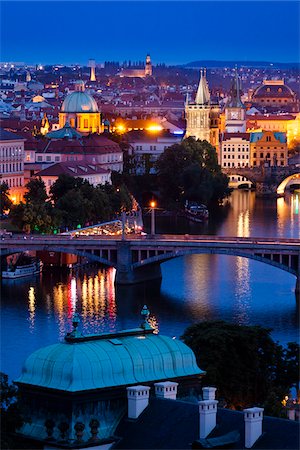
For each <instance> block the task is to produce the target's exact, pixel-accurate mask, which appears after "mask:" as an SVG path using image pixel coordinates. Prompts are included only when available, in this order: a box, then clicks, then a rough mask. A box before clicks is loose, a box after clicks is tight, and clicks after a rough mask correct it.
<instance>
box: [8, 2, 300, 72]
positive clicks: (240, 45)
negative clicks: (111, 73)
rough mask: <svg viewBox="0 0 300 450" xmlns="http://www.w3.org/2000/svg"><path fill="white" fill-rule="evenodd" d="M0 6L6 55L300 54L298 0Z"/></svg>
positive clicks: (29, 58)
mask: <svg viewBox="0 0 300 450" xmlns="http://www.w3.org/2000/svg"><path fill="white" fill-rule="evenodd" d="M1 9H2V12H1V22H2V24H1V25H2V26H1V28H2V32H1V42H2V45H1V47H2V48H1V59H2V60H3V61H22V62H25V63H27V64H33V63H40V64H67V65H68V64H76V63H78V64H86V63H87V60H88V59H89V58H94V59H95V60H96V61H97V63H101V62H104V61H107V60H110V61H112V60H116V61H120V62H121V61H124V60H132V61H135V60H141V59H144V57H145V54H146V53H150V54H151V58H152V60H153V63H154V64H157V63H161V62H164V63H166V64H186V63H189V62H191V61H196V60H216V61H224V60H225V61H235V60H236V61H244V62H248V61H269V62H282V63H288V62H292V63H293V62H299V60H300V58H299V53H300V51H299V3H298V2H280V1H264V2H240V3H238V2H236V1H232V2H227V1H226V2H225V1H222V2H211V1H208V2H171V1H167V2H124V1H122V2H84V3H83V2H73V1H68V2H55V3H54V4H53V3H50V2H41V1H35V2H25V1H24V2H8V1H6V2H2V3H1ZM270 14H271V16H270ZM11 17H13V19H14V27H11V20H10V18H11ZM272 17H273V18H278V17H280V22H278V20H270V18H272ZM279 26H280V28H279ZM278 28H279V29H280V33H278ZM153 30H155V33H154V32H153ZM73 36H76V38H74V37H73ZM24 38H25V43H26V42H27V43H28V45H24V46H20V42H24ZM221 42H222V47H221V48H220V43H221Z"/></svg>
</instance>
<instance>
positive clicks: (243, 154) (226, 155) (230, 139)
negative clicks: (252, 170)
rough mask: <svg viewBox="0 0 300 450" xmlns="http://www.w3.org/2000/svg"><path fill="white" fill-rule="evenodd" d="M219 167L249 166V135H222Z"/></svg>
mask: <svg viewBox="0 0 300 450" xmlns="http://www.w3.org/2000/svg"><path fill="white" fill-rule="evenodd" d="M220 165H221V167H224V168H229V167H249V166H250V133H223V134H222V141H221V151H220Z"/></svg>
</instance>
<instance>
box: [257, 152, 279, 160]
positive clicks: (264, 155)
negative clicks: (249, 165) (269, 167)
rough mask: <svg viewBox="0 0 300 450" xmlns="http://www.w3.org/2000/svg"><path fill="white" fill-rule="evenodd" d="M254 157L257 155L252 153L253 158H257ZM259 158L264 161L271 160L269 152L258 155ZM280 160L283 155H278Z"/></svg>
mask: <svg viewBox="0 0 300 450" xmlns="http://www.w3.org/2000/svg"><path fill="white" fill-rule="evenodd" d="M256 155H257V154H256V153H253V158H257V156H256ZM275 155H276V153H275ZM276 156H277V155H276ZM259 157H260V158H261V159H265V158H271V155H270V153H269V152H268V153H260V154H259ZM280 158H284V153H280Z"/></svg>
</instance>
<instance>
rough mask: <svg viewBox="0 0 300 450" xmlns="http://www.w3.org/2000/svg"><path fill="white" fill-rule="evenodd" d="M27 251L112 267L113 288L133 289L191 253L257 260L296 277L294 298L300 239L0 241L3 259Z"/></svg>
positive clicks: (299, 266)
mask: <svg viewBox="0 0 300 450" xmlns="http://www.w3.org/2000/svg"><path fill="white" fill-rule="evenodd" d="M28 250H34V251H37V250H41V251H49V252H63V253H71V254H76V255H80V256H83V257H86V258H88V259H89V260H90V261H97V262H99V263H101V264H104V265H106V266H111V267H115V268H116V270H117V272H116V283H119V284H133V283H137V282H143V281H146V280H151V279H155V278H158V277H161V270H160V264H161V263H163V262H164V261H167V260H170V259H173V258H178V257H180V256H184V255H191V254H203V253H206V254H218V255H233V256H241V257H243V258H249V259H253V260H256V261H260V262H262V263H265V264H269V265H272V266H274V267H277V268H279V269H282V270H285V271H286V272H289V273H291V274H293V275H295V276H296V278H297V284H296V286H297V287H296V293H297V296H298V295H299V287H300V286H299V283H300V282H299V280H300V240H299V239H279V238H274V239H271V238H241V237H220V236H199V235H195V236H193V235H155V236H149V235H146V236H137V235H127V236H126V239H122V237H116V236H104V237H100V236H80V237H79V238H72V237H71V236H69V235H58V236H32V237H30V236H19V237H14V236H12V237H5V238H2V239H1V241H0V255H1V256H2V257H4V256H7V255H10V254H13V253H19V252H24V251H28Z"/></svg>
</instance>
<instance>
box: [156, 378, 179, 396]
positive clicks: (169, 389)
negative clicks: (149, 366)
mask: <svg viewBox="0 0 300 450" xmlns="http://www.w3.org/2000/svg"><path fill="white" fill-rule="evenodd" d="M154 386H155V395H156V397H157V398H169V399H171V400H176V396H177V386H178V383H175V381H163V382H161V383H154Z"/></svg>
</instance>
